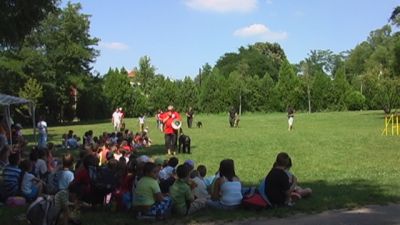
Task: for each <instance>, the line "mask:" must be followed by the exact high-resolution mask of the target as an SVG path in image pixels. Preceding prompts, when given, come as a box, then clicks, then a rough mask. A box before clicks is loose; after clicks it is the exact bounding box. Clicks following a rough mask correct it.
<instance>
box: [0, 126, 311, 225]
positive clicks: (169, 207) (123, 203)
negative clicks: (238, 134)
mask: <svg viewBox="0 0 400 225" xmlns="http://www.w3.org/2000/svg"><path fill="white" fill-rule="evenodd" d="M144 130H145V131H143V132H142V133H138V134H137V135H135V136H133V135H132V132H130V131H128V130H126V131H125V132H118V133H106V132H104V133H103V134H102V135H101V136H100V137H95V136H94V135H93V132H92V131H87V132H86V133H85V135H84V138H83V143H84V145H82V148H81V150H80V152H79V159H78V160H77V162H76V164H74V158H73V157H72V155H71V154H70V153H68V152H66V153H65V154H63V156H62V164H61V163H56V162H57V159H54V158H53V149H54V145H52V144H51V143H49V145H48V147H47V148H45V149H43V148H42V149H39V148H34V149H33V150H32V152H31V153H30V156H29V159H23V160H22V162H21V163H20V161H21V152H20V150H14V151H11V149H10V147H9V146H8V145H5V146H3V148H2V149H0V169H1V177H0V178H1V179H0V199H1V200H2V201H5V200H6V199H7V198H8V197H10V196H17V195H21V196H23V197H25V198H26V200H27V201H28V202H29V201H34V200H35V199H36V198H37V197H38V196H40V195H41V194H42V193H44V194H48V193H46V189H44V188H43V186H45V185H46V182H47V185H48V182H49V180H48V179H47V178H48V177H49V176H51V175H53V177H55V178H56V186H57V191H56V193H54V194H55V196H56V197H55V199H56V206H57V207H58V208H59V210H60V212H61V214H62V217H61V218H62V220H61V222H62V223H63V224H68V221H69V220H71V218H72V215H71V214H72V212H71V211H70V209H69V206H70V205H71V204H72V205H73V206H77V205H79V204H80V203H81V202H86V203H89V204H91V205H105V204H110V205H113V204H115V206H116V207H115V208H114V209H115V210H128V209H134V211H135V212H137V213H138V215H139V218H140V217H152V218H158V219H162V218H166V217H168V216H169V215H170V214H171V213H174V214H176V215H180V216H185V215H189V214H192V213H194V212H197V211H199V210H201V209H203V208H205V207H210V208H215V209H228V210H230V209H236V208H238V207H239V206H240V205H241V203H242V199H243V195H244V194H243V193H244V190H245V188H244V187H243V186H242V184H241V181H240V179H239V177H238V176H237V175H236V171H235V165H234V161H233V160H232V159H224V160H222V161H221V162H220V165H219V169H218V172H217V174H216V176H211V178H210V177H206V175H207V168H206V166H205V165H199V166H198V167H197V168H196V169H195V162H194V161H193V160H186V161H185V162H184V163H182V164H179V160H178V158H177V157H171V158H169V159H168V160H165V159H163V158H158V159H156V160H153V159H151V158H150V157H148V156H145V155H142V156H137V152H136V151H135V147H137V146H138V145H139V144H140V145H143V146H146V143H147V144H149V143H151V140H150V139H149V138H148V137H146V135H147V134H148V132H147V131H146V129H144ZM71 136H72V138H73V139H74V135H73V131H69V132H68V137H71ZM146 138H147V139H146ZM75 141H76V142H78V140H77V139H75ZM65 144H66V146H69V147H70V148H71V149H73V145H71V144H69V143H68V140H66V142H65ZM78 146H79V144H78ZM291 167H292V161H291V158H290V157H289V155H288V154H287V153H284V152H281V153H279V154H278V155H277V158H276V160H275V162H274V165H273V168H272V169H271V170H270V171H269V173H268V174H267V175H266V177H265V179H264V181H263V186H264V187H265V189H264V190H263V193H262V194H263V195H264V196H265V197H266V198H267V199H268V202H269V203H270V204H271V205H273V206H287V205H289V206H290V205H293V202H294V200H297V199H300V198H303V197H306V196H309V195H311V193H312V190H311V189H309V188H301V187H300V186H299V185H298V181H297V178H296V177H295V176H294V175H293V174H292V173H291V172H290V168H291ZM99 171H107V173H108V174H109V175H111V176H109V177H112V178H113V184H112V185H111V183H110V185H111V186H109V188H110V190H107V191H104V190H103V189H99V187H98V184H97V183H96V182H95V181H97V180H95V177H96V176H97V177H98V175H99V174H100V172H99ZM55 174H56V176H54V175H55ZM210 180H212V182H211V181H210ZM106 186H107V183H106ZM71 201H72V203H71Z"/></svg>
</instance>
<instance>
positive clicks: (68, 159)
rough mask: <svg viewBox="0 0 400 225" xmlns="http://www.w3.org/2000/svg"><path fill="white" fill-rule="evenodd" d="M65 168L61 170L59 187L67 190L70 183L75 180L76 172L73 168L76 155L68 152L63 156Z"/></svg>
mask: <svg viewBox="0 0 400 225" xmlns="http://www.w3.org/2000/svg"><path fill="white" fill-rule="evenodd" d="M62 163H63V169H62V171H61V172H60V177H59V180H58V189H59V190H65V189H67V188H68V186H69V184H70V183H71V182H72V181H73V180H74V173H72V171H71V168H72V166H73V164H74V157H73V156H72V155H71V154H69V153H67V154H65V155H64V156H63V158H62Z"/></svg>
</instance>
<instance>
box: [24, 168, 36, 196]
mask: <svg viewBox="0 0 400 225" xmlns="http://www.w3.org/2000/svg"><path fill="white" fill-rule="evenodd" d="M33 178H35V176H34V175H33V174H31V173H25V174H24V177H23V178H22V183H21V191H22V193H24V194H26V195H29V194H30V193H31V192H32V185H33V181H32V180H33Z"/></svg>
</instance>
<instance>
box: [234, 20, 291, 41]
mask: <svg viewBox="0 0 400 225" xmlns="http://www.w3.org/2000/svg"><path fill="white" fill-rule="evenodd" d="M233 35H234V36H237V37H243V38H246V37H256V38H259V39H261V40H265V41H279V40H285V39H287V37H288V34H287V32H281V31H279V32H275V31H271V30H270V29H269V28H268V27H267V26H265V25H264V24H252V25H250V26H247V27H243V28H240V29H237V30H236V31H235V32H233Z"/></svg>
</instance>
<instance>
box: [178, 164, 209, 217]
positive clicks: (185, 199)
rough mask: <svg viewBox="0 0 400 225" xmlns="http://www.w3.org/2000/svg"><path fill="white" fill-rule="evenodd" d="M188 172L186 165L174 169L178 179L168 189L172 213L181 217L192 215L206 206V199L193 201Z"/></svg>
mask: <svg viewBox="0 0 400 225" xmlns="http://www.w3.org/2000/svg"><path fill="white" fill-rule="evenodd" d="M189 172H190V168H189V167H188V166H187V165H186V164H183V165H180V166H178V168H177V169H176V174H177V176H178V179H177V180H176V181H175V183H174V184H173V185H172V186H171V189H170V195H171V197H172V209H173V212H175V213H177V214H178V215H183V216H184V215H189V214H192V213H194V212H196V211H198V210H200V209H202V208H204V207H205V205H206V199H196V200H195V198H194V195H193V192H192V190H191V188H190V185H189Z"/></svg>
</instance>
